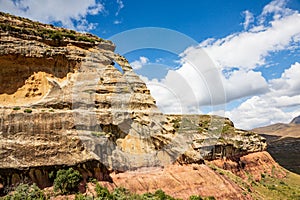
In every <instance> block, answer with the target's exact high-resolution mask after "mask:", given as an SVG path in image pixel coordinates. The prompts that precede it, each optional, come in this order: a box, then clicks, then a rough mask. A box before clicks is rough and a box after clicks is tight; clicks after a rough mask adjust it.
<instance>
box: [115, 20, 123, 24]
mask: <svg viewBox="0 0 300 200" xmlns="http://www.w3.org/2000/svg"><path fill="white" fill-rule="evenodd" d="M114 24H116V25H118V24H122V21H121V20H115V21H114Z"/></svg>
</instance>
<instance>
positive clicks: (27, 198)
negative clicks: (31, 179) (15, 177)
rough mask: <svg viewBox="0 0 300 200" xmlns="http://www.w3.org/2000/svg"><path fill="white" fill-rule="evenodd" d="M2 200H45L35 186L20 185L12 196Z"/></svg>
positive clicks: (41, 192)
mask: <svg viewBox="0 0 300 200" xmlns="http://www.w3.org/2000/svg"><path fill="white" fill-rule="evenodd" d="M2 199H3V200H45V199H46V196H45V194H44V192H43V191H42V190H41V189H40V188H39V187H38V186H37V185H36V184H32V185H29V184H20V185H18V186H17V187H16V189H15V191H13V192H12V194H10V195H7V196H6V197H3V198H2Z"/></svg>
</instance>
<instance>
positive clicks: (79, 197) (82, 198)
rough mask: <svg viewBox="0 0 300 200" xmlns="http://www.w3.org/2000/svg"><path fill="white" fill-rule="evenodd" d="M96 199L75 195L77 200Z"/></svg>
mask: <svg viewBox="0 0 300 200" xmlns="http://www.w3.org/2000/svg"><path fill="white" fill-rule="evenodd" d="M93 199H94V198H93V197H91V196H86V195H83V194H81V193H80V194H76V195H75V200H93Z"/></svg>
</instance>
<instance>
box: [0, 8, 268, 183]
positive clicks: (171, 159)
mask: <svg viewBox="0 0 300 200" xmlns="http://www.w3.org/2000/svg"><path fill="white" fill-rule="evenodd" d="M114 49H115V46H114V44H113V43H111V42H110V41H106V40H103V39H100V38H98V37H96V36H93V35H90V34H82V33H76V32H73V31H70V30H67V29H62V28H56V27H53V26H51V25H45V24H41V23H38V22H32V21H30V20H28V19H24V18H20V17H15V16H12V15H8V14H5V13H0V83H1V84H0V105H1V109H0V115H1V121H0V139H1V142H0V143H1V149H0V159H1V161H2V162H1V163H0V176H1V177H0V182H1V184H2V185H3V186H4V187H7V186H10V185H15V184H17V183H19V182H36V183H37V184H38V185H39V186H40V187H46V186H48V185H50V184H51V180H49V176H48V175H49V173H50V172H51V171H56V170H58V169H60V168H65V167H70V166H71V167H74V168H76V169H78V170H79V171H80V172H81V173H82V174H83V177H84V180H85V181H86V180H87V179H88V178H89V177H95V178H97V179H98V180H102V181H112V179H111V177H110V175H109V172H110V171H111V170H113V171H118V172H120V171H127V170H134V169H139V168H142V167H157V166H165V165H170V164H172V163H176V162H177V163H180V164H191V163H204V160H215V159H225V158H226V159H239V158H240V157H241V156H244V155H247V154H249V153H253V152H259V151H263V150H264V149H265V148H266V143H265V140H264V138H262V137H260V136H259V135H257V134H256V133H254V132H249V131H243V130H238V129H235V128H234V125H233V123H232V122H231V121H230V120H229V119H226V118H222V117H218V116H208V115H200V116H199V115H164V114H162V113H161V112H160V110H159V109H158V108H157V106H156V102H155V100H154V99H153V97H152V96H151V94H150V91H149V90H148V89H147V87H146V84H145V83H144V82H143V81H142V80H141V79H140V78H139V77H138V76H137V75H136V74H135V73H134V71H133V70H132V68H131V66H130V65H129V63H128V61H127V60H126V59H125V58H124V57H123V56H121V55H118V54H116V53H114ZM116 64H118V65H119V66H121V68H122V70H121V71H119V70H118V69H117V68H116V67H115V65H116Z"/></svg>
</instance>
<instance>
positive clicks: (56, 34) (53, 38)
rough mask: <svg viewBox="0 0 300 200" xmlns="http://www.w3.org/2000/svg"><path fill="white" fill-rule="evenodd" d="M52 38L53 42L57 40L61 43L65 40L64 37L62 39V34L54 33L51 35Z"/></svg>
mask: <svg viewBox="0 0 300 200" xmlns="http://www.w3.org/2000/svg"><path fill="white" fill-rule="evenodd" d="M50 38H51V39H52V40H57V41H61V40H62V39H63V37H62V35H61V33H60V32H55V33H52V34H51V35H50Z"/></svg>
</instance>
